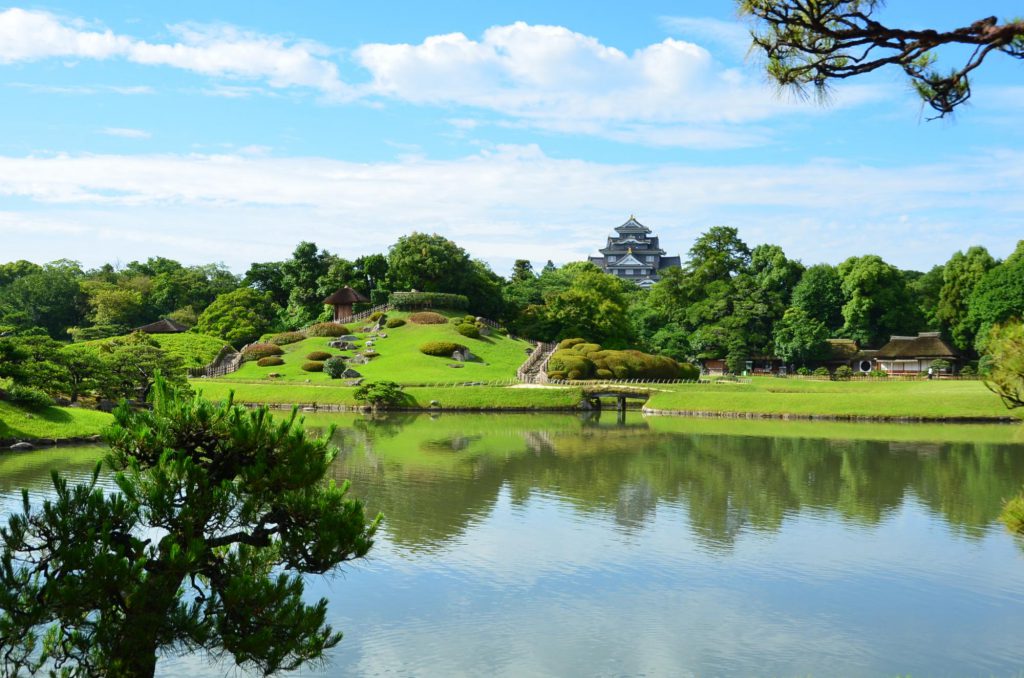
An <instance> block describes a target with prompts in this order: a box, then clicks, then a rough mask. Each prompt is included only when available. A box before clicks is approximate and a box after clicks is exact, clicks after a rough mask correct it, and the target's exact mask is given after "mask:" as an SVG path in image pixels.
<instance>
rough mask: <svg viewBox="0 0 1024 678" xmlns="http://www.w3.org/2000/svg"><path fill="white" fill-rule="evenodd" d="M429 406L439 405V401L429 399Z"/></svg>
mask: <svg viewBox="0 0 1024 678" xmlns="http://www.w3.org/2000/svg"><path fill="white" fill-rule="evenodd" d="M430 406H431V407H441V403H440V402H439V401H437V400H431V401H430Z"/></svg>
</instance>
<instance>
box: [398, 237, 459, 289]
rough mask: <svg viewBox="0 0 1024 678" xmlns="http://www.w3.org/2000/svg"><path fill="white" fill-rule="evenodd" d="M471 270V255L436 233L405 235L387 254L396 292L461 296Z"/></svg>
mask: <svg viewBox="0 0 1024 678" xmlns="http://www.w3.org/2000/svg"><path fill="white" fill-rule="evenodd" d="M469 269H470V257H469V253H467V252H466V250H464V249H462V248H461V247H459V246H458V245H456V244H455V243H454V242H452V241H451V240H449V239H448V238H445V237H443V236H440V235H437V234H436V233H434V234H432V235H431V234H427V233H412V234H410V235H404V236H402V237H401V238H399V239H398V242H396V243H395V244H394V245H392V246H391V249H390V250H389V251H388V283H389V284H390V286H391V288H392V289H394V290H418V291H420V292H451V293H453V294H462V289H463V287H464V285H465V282H466V279H467V278H468V277H469V275H470V271H469Z"/></svg>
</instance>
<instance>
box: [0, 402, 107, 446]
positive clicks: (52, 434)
mask: <svg viewBox="0 0 1024 678" xmlns="http://www.w3.org/2000/svg"><path fill="white" fill-rule="evenodd" d="M111 421H113V417H112V416H111V415H109V414H107V413H106V412H99V411H97V410H86V409H81V408H77V407H47V408H46V409H44V410H41V411H39V412H30V411H28V410H23V409H21V408H20V407H15V406H14V405H12V404H10V403H6V402H0V441H12V440H25V441H32V440H39V439H45V440H66V439H68V438H87V437H89V436H94V435H96V434H98V433H99V432H100V430H101V429H102V428H103V427H104V426H106V425H107V424H109V423H110V422H111Z"/></svg>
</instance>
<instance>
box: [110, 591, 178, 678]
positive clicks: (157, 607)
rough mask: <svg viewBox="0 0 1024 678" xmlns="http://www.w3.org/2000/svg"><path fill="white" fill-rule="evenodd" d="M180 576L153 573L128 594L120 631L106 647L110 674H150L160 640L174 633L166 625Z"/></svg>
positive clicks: (120, 677) (144, 677)
mask: <svg viewBox="0 0 1024 678" xmlns="http://www.w3.org/2000/svg"><path fill="white" fill-rule="evenodd" d="M183 577H184V575H182V574H180V573H177V572H175V573H167V572H165V573H159V574H152V575H150V576H149V577H147V578H146V581H145V582H143V583H142V584H141V585H140V586H139V588H138V589H137V590H136V591H135V593H134V594H133V595H132V596H131V597H130V598H129V600H128V609H127V610H126V612H125V617H124V621H123V623H122V627H121V633H120V634H119V637H118V638H117V639H116V640H115V641H114V642H113V643H112V644H111V647H110V648H109V653H110V656H109V660H110V666H109V668H110V671H109V675H110V676H111V677H112V678H152V676H153V674H154V672H155V671H156V653H157V650H158V649H159V646H160V640H161V638H165V637H167V636H168V635H173V634H168V632H167V631H168V629H167V628H166V626H167V624H168V619H169V613H170V610H171V607H172V605H174V603H175V601H176V600H177V595H178V588H179V587H180V586H181V582H182V579H183Z"/></svg>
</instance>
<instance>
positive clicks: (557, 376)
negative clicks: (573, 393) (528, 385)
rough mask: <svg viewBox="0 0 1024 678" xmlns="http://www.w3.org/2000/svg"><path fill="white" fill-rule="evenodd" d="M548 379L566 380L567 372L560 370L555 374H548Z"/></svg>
mask: <svg viewBox="0 0 1024 678" xmlns="http://www.w3.org/2000/svg"><path fill="white" fill-rule="evenodd" d="M548 379H555V380H557V381H561V380H562V379H565V372H560V371H558V370H555V371H554V372H548Z"/></svg>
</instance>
